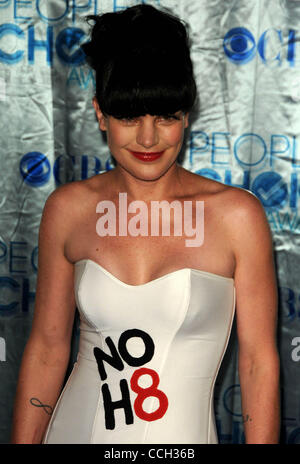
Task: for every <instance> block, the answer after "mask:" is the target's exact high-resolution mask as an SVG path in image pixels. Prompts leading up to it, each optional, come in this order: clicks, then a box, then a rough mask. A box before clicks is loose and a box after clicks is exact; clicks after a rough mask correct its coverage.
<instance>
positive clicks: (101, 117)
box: [93, 97, 107, 131]
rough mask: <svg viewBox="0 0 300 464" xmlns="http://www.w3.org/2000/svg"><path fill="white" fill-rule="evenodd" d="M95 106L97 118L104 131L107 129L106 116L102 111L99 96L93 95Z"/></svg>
mask: <svg viewBox="0 0 300 464" xmlns="http://www.w3.org/2000/svg"><path fill="white" fill-rule="evenodd" d="M93 106H94V108H95V111H96V115H97V119H98V122H99V128H100V129H101V130H103V131H106V130H107V121H106V117H105V116H104V114H103V113H102V111H101V109H100V106H99V103H98V100H97V97H93Z"/></svg>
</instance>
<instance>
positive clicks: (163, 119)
mask: <svg viewBox="0 0 300 464" xmlns="http://www.w3.org/2000/svg"><path fill="white" fill-rule="evenodd" d="M158 120H159V122H163V123H167V124H170V123H173V122H175V121H178V120H179V118H178V117H177V116H176V115H175V114H170V115H169V114H168V115H165V116H160V117H159V118H158Z"/></svg>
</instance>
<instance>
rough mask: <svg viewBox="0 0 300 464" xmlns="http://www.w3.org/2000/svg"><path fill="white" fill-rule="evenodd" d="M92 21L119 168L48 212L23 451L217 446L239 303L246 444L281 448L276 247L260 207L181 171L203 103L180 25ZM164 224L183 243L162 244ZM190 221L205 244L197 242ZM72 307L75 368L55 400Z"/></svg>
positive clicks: (101, 101) (23, 409) (67, 189)
mask: <svg viewBox="0 0 300 464" xmlns="http://www.w3.org/2000/svg"><path fill="white" fill-rule="evenodd" d="M93 18H94V19H95V26H94V28H93V31H92V37H91V41H90V42H89V43H88V44H86V45H85V46H84V51H85V53H86V55H87V59H88V62H89V63H90V64H91V66H92V67H93V68H94V69H95V70H96V96H95V98H94V100H93V105H94V107H95V111H96V115H97V118H98V121H99V127H100V129H101V130H102V131H105V132H106V135H107V141H108V146H109V149H110V151H111V153H112V155H113V157H114V159H115V163H116V168H115V169H113V170H111V171H109V172H106V173H103V174H100V175H96V176H94V177H92V178H90V179H88V180H84V181H80V182H73V183H71V184H67V185H64V186H62V187H60V188H58V189H57V190H55V191H54V192H53V193H52V194H51V195H50V197H49V198H48V200H47V202H46V204H45V207H44V211H43V216H42V220H41V225H40V235H39V262H38V270H39V272H38V282H37V293H36V303H35V315H34V322H33V327H32V332H31V335H30V338H29V341H28V343H27V346H26V349H25V352H24V357H23V360H22V366H21V370H20V377H19V385H18V391H17V399H16V405H15V415H14V427H13V434H12V442H13V443H41V442H43V443H110V444H111V443H217V442H218V438H217V433H216V427H215V420H214V414H213V390H214V383H215V379H216V376H217V373H218V369H219V366H220V363H221V361H222V358H223V355H224V352H225V349H226V346H227V343H228V338H229V334H230V329H231V325H232V320H233V316H234V312H235V304H236V317H237V331H238V341H239V374H240V384H241V392H242V410H243V416H244V417H245V418H246V419H245V423H244V426H245V435H246V442H247V443H277V441H278V430H279V399H278V375H279V374H278V372H279V366H278V365H279V362H278V354H277V350H276V345H275V330H276V305H277V301H276V294H277V292H276V279H275V272H274V264H273V257H272V241H271V234H270V230H269V227H268V223H267V220H266V217H265V214H264V211H263V208H262V206H261V204H260V202H259V201H258V200H257V198H256V197H255V196H254V195H252V194H251V193H250V192H248V191H245V190H242V189H239V188H235V187H230V186H226V185H223V184H221V183H219V182H216V181H213V180H210V179H206V178H204V177H201V176H198V175H196V174H193V173H191V172H189V171H187V170H186V169H184V168H182V167H180V166H179V164H178V163H177V158H178V154H179V152H180V149H181V146H182V143H183V137H184V130H185V129H186V128H187V126H188V122H189V113H190V111H191V110H192V108H193V105H194V102H195V97H196V86H195V81H194V77H193V69H192V63H191V60H190V55H189V48H188V39H187V34H186V30H185V27H184V26H183V24H182V22H181V21H180V20H179V19H177V18H175V17H173V16H171V15H169V14H166V13H163V12H161V11H158V10H156V9H155V8H153V7H150V6H146V5H140V6H135V7H132V8H128V9H126V10H124V11H122V12H118V13H109V14H105V15H102V16H97V17H93ZM119 194H122V195H123V196H122V195H119ZM124 199H125V200H126V201H127V205H130V204H131V206H128V210H127V209H126V208H125V209H124ZM135 201H138V202H139V203H133V202H135ZM157 201H158V202H159V201H164V202H165V203H162V204H161V205H164V207H163V211H162V212H161V214H160V215H158V216H156V217H154V216H153V214H154V213H153V211H152V206H153V205H156V206H157V203H155V202H157ZM122 202H123V203H122ZM173 202H174V203H173ZM191 205H192V209H190V210H189V213H190V214H189V215H188V214H186V215H184V216H180V215H179V216H178V215H177V216H176V215H175V213H174V215H169V218H168V219H166V216H164V215H165V213H166V211H167V210H168V207H169V210H168V211H170V208H171V207H172V206H174V210H175V207H177V213H178V211H179V213H180V211H181V213H182V212H183V211H185V207H186V206H188V207H190V206H191ZM203 205H204V215H203V214H201V206H202V207H203ZM178 207H179V209H178ZM180 207H182V209H181V210H180ZM135 208H136V209H135ZM187 211H188V209H187ZM103 213H105V214H103ZM202 213H203V209H202ZM101 214H102V215H101ZM178 217H179V220H178ZM164 218H165V219H164ZM203 218H204V222H203ZM157 219H159V220H161V219H162V220H164V221H165V225H166V223H167V225H169V226H170V231H172V230H175V226H176V227H177V229H176V230H177V232H176V233H174V234H173V235H172V232H171V233H170V234H169V235H168V236H166V235H164V234H163V232H162V229H161V228H159V229H158V230H159V233H157V229H156V232H155V227H156V226H157V224H154V225H153V223H154V222H155V221H157ZM147 221H148V227H146V226H147ZM195 222H196V229H194V231H195V234H196V233H199V230H200V232H201V231H202V232H203V231H204V240H203V234H202V239H201V237H200V235H199V236H198V238H199V237H200V240H198V243H197V244H195V243H194V244H191V242H187V240H191V234H190V231H191V230H193V227H194V225H195ZM182 224H183V225H184V228H181V229H180V226H182ZM150 226H151V227H150ZM159 227H162V226H160V225H159ZM182 229H184V230H182ZM139 231H140V232H141V231H142V232H141V233H140V234H138V232H139ZM153 231H154V232H153ZM151 232H153V233H151ZM188 243H189V245H187V244H188ZM76 306H77V307H78V309H79V311H80V316H81V326H80V328H81V338H80V347H79V355H78V358H77V363H75V366H74V368H73V371H72V374H71V376H70V377H69V379H68V382H67V384H66V385H65V387H64V390H63V392H62V394H61V395H60V391H61V387H62V384H63V380H64V376H65V372H66V368H67V364H68V360H69V355H70V337H71V332H72V324H73V317H74V310H75V307H76ZM59 395H60V398H59V401H58V397H59ZM55 405H56V406H55ZM54 406H55V410H54V412H53V408H54ZM50 418H51V420H50V422H49V419H50Z"/></svg>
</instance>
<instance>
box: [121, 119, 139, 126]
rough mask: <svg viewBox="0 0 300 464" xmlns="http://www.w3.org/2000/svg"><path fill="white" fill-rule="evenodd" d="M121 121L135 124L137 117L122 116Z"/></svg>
mask: <svg viewBox="0 0 300 464" xmlns="http://www.w3.org/2000/svg"><path fill="white" fill-rule="evenodd" d="M121 122H122V123H123V124H129V125H131V124H137V123H138V118H122V119H121Z"/></svg>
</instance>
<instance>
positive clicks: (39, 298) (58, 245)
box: [11, 186, 76, 443]
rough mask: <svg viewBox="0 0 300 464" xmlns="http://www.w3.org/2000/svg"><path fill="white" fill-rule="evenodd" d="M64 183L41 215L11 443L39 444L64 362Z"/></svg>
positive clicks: (69, 274)
mask: <svg viewBox="0 0 300 464" xmlns="http://www.w3.org/2000/svg"><path fill="white" fill-rule="evenodd" d="M63 187H65V186H63ZM63 187H60V188H59V189H57V190H56V191H54V192H53V193H52V194H51V195H50V196H49V198H48V199H47V201H46V203H45V207H44V210H43V214H42V219H41V224H40V230H39V255H38V277H37V290H36V299H35V309H34V319H33V325H32V330H31V334H30V337H29V340H28V342H27V345H26V348H25V351H24V354H23V358H22V363H21V368H20V372H19V380H18V386H17V395H16V400H15V405H14V417H13V428H12V436H11V443H41V441H42V438H43V435H44V432H45V430H46V427H47V424H48V422H49V420H50V418H51V414H52V412H53V408H54V406H55V403H56V401H57V399H58V396H59V394H60V391H61V388H62V384H63V381H64V377H65V373H66V369H67V366H68V361H69V355H70V340H71V335H72V328H73V321H74V311H75V308H76V303H75V297H74V284H73V265H72V264H71V263H70V262H69V261H68V260H67V259H66V258H65V256H64V244H65V240H66V237H67V236H68V233H69V228H70V224H71V211H72V210H71V209H70V208H68V204H70V202H69V201H68V196H69V195H68V191H69V190H70V189H67V188H63ZM41 404H43V405H46V406H43V407H42V406H41Z"/></svg>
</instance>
